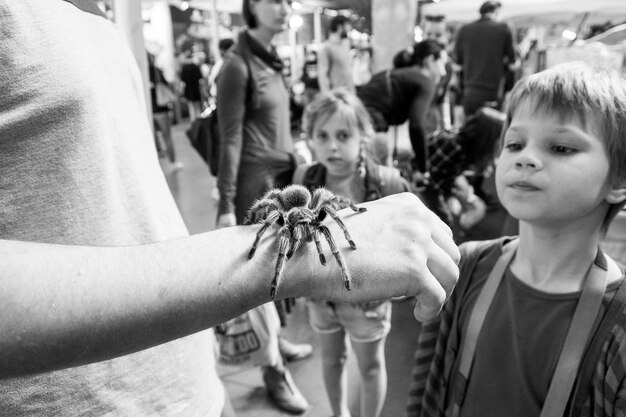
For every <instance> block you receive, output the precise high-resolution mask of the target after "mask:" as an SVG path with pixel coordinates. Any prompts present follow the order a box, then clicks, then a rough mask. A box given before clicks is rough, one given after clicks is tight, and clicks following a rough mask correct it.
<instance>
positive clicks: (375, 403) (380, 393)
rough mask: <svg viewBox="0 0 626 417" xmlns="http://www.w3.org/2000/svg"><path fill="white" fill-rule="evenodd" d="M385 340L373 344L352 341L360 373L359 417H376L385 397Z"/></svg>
mask: <svg viewBox="0 0 626 417" xmlns="http://www.w3.org/2000/svg"><path fill="white" fill-rule="evenodd" d="M385 339H386V337H383V338H381V339H380V340H376V341H373V342H364V343H362V342H355V341H352V348H353V349H354V353H355V354H356V357H357V361H358V363H359V370H360V372H361V379H362V385H363V390H362V392H361V417H378V416H380V412H381V411H382V409H383V404H384V403H385V396H386V395H387V368H386V365H385Z"/></svg>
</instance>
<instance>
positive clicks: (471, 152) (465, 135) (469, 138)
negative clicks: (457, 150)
mask: <svg viewBox="0 0 626 417" xmlns="http://www.w3.org/2000/svg"><path fill="white" fill-rule="evenodd" d="M505 121H506V114H505V113H503V112H501V111H498V110H496V109H492V108H491V107H481V108H480V109H478V111H477V112H476V113H474V114H473V115H471V116H470V117H468V118H467V120H466V121H465V123H464V124H463V126H462V127H461V128H460V129H459V133H458V136H459V142H460V143H461V144H462V146H463V149H464V152H465V153H466V156H467V159H468V163H469V164H471V165H473V166H474V167H475V169H476V170H479V171H483V170H485V169H486V168H487V167H488V166H489V165H491V164H492V163H493V161H494V159H495V158H496V156H497V153H498V150H499V141H500V139H501V138H502V128H503V127H504V123H505Z"/></svg>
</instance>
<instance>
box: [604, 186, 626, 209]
mask: <svg viewBox="0 0 626 417" xmlns="http://www.w3.org/2000/svg"><path fill="white" fill-rule="evenodd" d="M624 200H626V182H623V183H621V184H619V185H617V186H614V187H613V188H611V189H610V190H609V193H608V194H607V195H606V201H607V202H609V203H610V204H619V203H622V202H623V201H624Z"/></svg>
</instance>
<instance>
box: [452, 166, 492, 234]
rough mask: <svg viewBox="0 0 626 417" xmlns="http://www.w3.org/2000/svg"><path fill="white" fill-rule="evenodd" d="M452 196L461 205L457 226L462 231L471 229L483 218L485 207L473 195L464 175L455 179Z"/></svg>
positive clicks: (478, 198)
mask: <svg viewBox="0 0 626 417" xmlns="http://www.w3.org/2000/svg"><path fill="white" fill-rule="evenodd" d="M452 194H453V195H454V196H455V197H456V198H457V200H458V201H459V203H460V205H461V213H460V215H459V225H460V226H461V227H462V228H463V229H465V230H468V229H471V228H472V227H473V226H474V225H476V223H478V222H479V221H481V220H482V219H483V218H484V217H485V214H486V212H487V205H486V204H485V202H484V201H483V200H482V199H481V198H480V197H478V196H477V195H476V194H475V193H474V187H472V186H471V185H470V183H469V182H468V181H467V178H465V176H464V175H459V176H458V177H456V178H455V180H454V186H453V187H452Z"/></svg>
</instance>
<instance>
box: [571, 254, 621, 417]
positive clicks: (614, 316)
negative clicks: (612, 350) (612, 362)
mask: <svg viewBox="0 0 626 417" xmlns="http://www.w3.org/2000/svg"><path fill="white" fill-rule="evenodd" d="M605 256H606V255H605ZM607 258H608V256H607ZM622 275H624V271H623V270H622ZM618 323H622V325H624V326H626V279H624V278H622V282H621V284H620V286H619V288H618V289H617V291H616V292H615V295H614V296H613V299H612V300H611V303H610V304H609V306H608V307H607V310H606V312H605V314H604V316H603V317H602V318H601V320H600V323H599V325H598V326H597V328H596V332H595V333H594V335H593V338H592V339H591V342H590V344H589V347H588V348H587V352H586V353H585V356H584V358H583V362H582V364H581V369H580V372H579V374H578V382H577V385H576V387H575V390H574V396H573V398H572V402H571V407H570V409H569V413H568V415H570V416H579V415H581V413H582V409H583V406H584V404H585V401H586V400H587V398H588V397H589V393H590V392H591V390H592V379H593V374H594V373H595V371H596V367H597V365H598V361H599V360H600V355H601V354H602V349H603V347H604V344H605V343H606V341H607V340H608V339H609V337H610V334H611V332H612V330H613V328H614V327H615V325H616V324H618Z"/></svg>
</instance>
